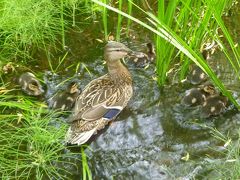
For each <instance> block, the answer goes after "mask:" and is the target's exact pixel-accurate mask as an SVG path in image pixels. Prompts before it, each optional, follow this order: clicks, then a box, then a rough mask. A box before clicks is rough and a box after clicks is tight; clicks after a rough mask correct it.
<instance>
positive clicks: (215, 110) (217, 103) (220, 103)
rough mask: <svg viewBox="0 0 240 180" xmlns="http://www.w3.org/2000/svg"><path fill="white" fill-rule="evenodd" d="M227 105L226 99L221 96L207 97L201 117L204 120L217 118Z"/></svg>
mask: <svg viewBox="0 0 240 180" xmlns="http://www.w3.org/2000/svg"><path fill="white" fill-rule="evenodd" d="M227 103H228V98H227V97H225V96H223V95H222V94H215V95H212V96H209V97H208V98H207V99H206V101H205V102H204V103H203V106H202V115H203V117H205V118H209V117H211V116H217V115H220V114H221V113H223V112H224V110H225V109H226V106H227Z"/></svg>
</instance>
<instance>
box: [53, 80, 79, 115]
mask: <svg viewBox="0 0 240 180" xmlns="http://www.w3.org/2000/svg"><path fill="white" fill-rule="evenodd" d="M80 93H81V90H80V88H79V87H78V84H77V83H76V82H71V83H70V84H69V85H68V86H67V88H66V89H65V90H63V91H59V92H57V93H56V94H54V95H53V97H51V98H50V99H49V100H48V102H49V104H48V106H49V108H52V109H57V110H58V109H59V110H61V111H70V110H71V109H72V108H73V105H74V103H75V100H76V98H77V97H78V96H79V94H80Z"/></svg>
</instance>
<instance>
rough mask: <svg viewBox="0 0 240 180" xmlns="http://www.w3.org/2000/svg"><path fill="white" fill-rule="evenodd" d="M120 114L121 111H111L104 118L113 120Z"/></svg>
mask: <svg viewBox="0 0 240 180" xmlns="http://www.w3.org/2000/svg"><path fill="white" fill-rule="evenodd" d="M119 113H120V110H119V109H109V110H108V112H106V113H105V114H104V116H103V118H106V119H109V120H112V119H114V118H115V117H116V116H117V115H118V114H119Z"/></svg>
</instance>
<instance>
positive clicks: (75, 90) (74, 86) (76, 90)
mask: <svg viewBox="0 0 240 180" xmlns="http://www.w3.org/2000/svg"><path fill="white" fill-rule="evenodd" d="M67 90H68V92H69V93H70V94H75V93H77V94H79V93H80V92H81V90H80V89H79V86H78V84H77V83H76V82H71V83H70V84H69V85H68V87H67Z"/></svg>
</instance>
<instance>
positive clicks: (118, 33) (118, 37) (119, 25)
mask: <svg viewBox="0 0 240 180" xmlns="http://www.w3.org/2000/svg"><path fill="white" fill-rule="evenodd" d="M122 5H123V1H122V0H119V1H118V9H119V10H120V11H121V10H122ZM121 23H122V15H121V14H118V22H117V32H116V40H117V41H119V40H120V35H121Z"/></svg>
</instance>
